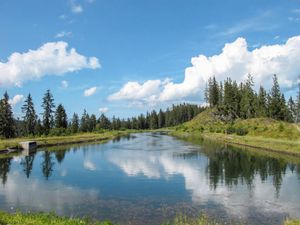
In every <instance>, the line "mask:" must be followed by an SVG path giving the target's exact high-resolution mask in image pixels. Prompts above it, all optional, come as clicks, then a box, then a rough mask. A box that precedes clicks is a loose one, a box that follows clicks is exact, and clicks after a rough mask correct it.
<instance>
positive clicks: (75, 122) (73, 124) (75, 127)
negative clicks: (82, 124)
mask: <svg viewBox="0 0 300 225" xmlns="http://www.w3.org/2000/svg"><path fill="white" fill-rule="evenodd" d="M71 129H72V132H73V133H77V132H78V130H79V117H78V115H77V114H76V113H74V114H73V117H72V121H71Z"/></svg>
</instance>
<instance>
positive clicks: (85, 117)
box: [80, 110, 90, 132]
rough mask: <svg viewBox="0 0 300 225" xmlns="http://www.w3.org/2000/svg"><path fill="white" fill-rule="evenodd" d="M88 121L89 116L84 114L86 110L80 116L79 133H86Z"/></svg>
mask: <svg viewBox="0 0 300 225" xmlns="http://www.w3.org/2000/svg"><path fill="white" fill-rule="evenodd" d="M89 119H90V116H89V114H88V113H87V112H86V110H84V111H83V114H82V116H81V120H80V131H81V132H87V131H88V129H89V125H88V123H89Z"/></svg>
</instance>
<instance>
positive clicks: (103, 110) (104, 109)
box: [99, 107, 109, 113]
mask: <svg viewBox="0 0 300 225" xmlns="http://www.w3.org/2000/svg"><path fill="white" fill-rule="evenodd" d="M108 110H109V109H108V108H107V107H103V108H99V112H100V113H107V112H108Z"/></svg>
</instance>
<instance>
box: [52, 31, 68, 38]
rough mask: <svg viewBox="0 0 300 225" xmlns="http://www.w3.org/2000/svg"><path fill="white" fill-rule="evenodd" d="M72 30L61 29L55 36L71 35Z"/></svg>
mask: <svg viewBox="0 0 300 225" xmlns="http://www.w3.org/2000/svg"><path fill="white" fill-rule="evenodd" d="M71 35H72V32H70V31H61V32H59V33H57V34H56V35H55V38H63V37H70V36H71Z"/></svg>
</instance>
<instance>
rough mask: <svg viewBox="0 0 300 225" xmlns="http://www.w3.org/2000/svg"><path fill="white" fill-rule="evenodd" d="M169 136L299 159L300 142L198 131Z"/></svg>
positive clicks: (176, 131)
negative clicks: (199, 139)
mask: <svg viewBox="0 0 300 225" xmlns="http://www.w3.org/2000/svg"><path fill="white" fill-rule="evenodd" d="M169 134H170V135H172V136H175V137H178V138H187V137H193V138H205V139H210V140H213V141H218V142H224V143H227V144H231V145H235V146H243V147H249V148H255V149H261V150H265V151H270V152H277V153H285V154H289V155H293V156H299V157H300V141H298V140H284V139H275V138H266V137H259V136H249V135H247V136H239V135H235V134H223V133H209V132H199V131H188V132H186V131H182V130H172V131H169Z"/></svg>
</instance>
